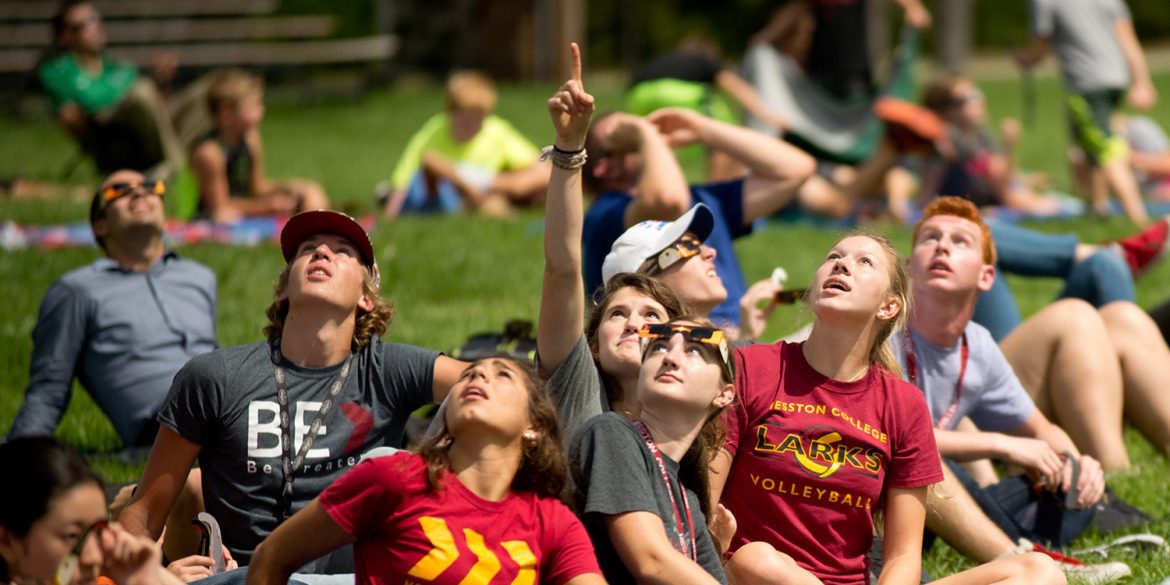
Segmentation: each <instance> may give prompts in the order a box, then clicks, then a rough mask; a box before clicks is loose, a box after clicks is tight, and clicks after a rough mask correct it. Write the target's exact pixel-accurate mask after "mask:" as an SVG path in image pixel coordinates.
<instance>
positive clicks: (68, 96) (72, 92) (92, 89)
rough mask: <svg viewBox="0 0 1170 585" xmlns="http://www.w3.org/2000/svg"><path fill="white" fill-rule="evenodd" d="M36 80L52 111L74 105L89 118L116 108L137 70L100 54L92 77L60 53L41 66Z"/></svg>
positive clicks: (67, 54)
mask: <svg viewBox="0 0 1170 585" xmlns="http://www.w3.org/2000/svg"><path fill="white" fill-rule="evenodd" d="M40 76H41V85H43V86H44V88H45V91H46V92H48V94H49V101H50V102H51V103H52V105H53V109H54V110H60V109H61V107H62V106H64V105H66V104H77V105H78V106H81V109H83V110H85V113H87V114H91V115H92V114H97V113H100V112H102V111H104V110H108V109H110V108H113V107H114V106H117V105H118V102H120V101H122V96H124V95H126V92H127V91H130V86H132V85H134V82H135V81H136V80H137V79H138V69H137V68H135V67H134V65H131V64H129V63H125V62H119V61H114V60H113V59H111V58H110V57H109V56H108V55H104V54H103V55H102V70H101V73H99V74H98V75H97V76H94V75H92V74H90V73H89V72H88V71H86V70H85V69H82V68H81V66H80V65H79V64H78V63H77V59H76V58H75V57H74V56H73V53H64V54H62V55H60V56H58V57H55V58H53V59H50V60H48V61H46V62H45V63H44V64H43V65H41V69H40Z"/></svg>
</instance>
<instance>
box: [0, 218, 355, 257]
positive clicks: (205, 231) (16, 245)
mask: <svg viewBox="0 0 1170 585" xmlns="http://www.w3.org/2000/svg"><path fill="white" fill-rule="evenodd" d="M289 217H291V216H287V215H281V216H263V217H250V218H247V219H244V220H243V221H240V222H239V223H232V224H225V223H214V222H211V221H207V220H194V221H180V220H176V219H171V220H167V225H166V234H165V236H164V237H165V239H166V242H167V245H169V246H189V245H192V244H201V243H203V242H212V243H217V244H229V245H233V246H255V245H257V244H260V243H261V242H269V241H271V242H276V241H277V238H278V237H279V236H280V230H281V229H283V228H284V224H285V222H287V221H288V219H289ZM358 223H360V224H361V226H362V228H364V229H365V230H366V231H367V232H370V231H373V229H374V224H375V221H374V217H373V216H372V215H368V216H364V217H362V218H359V219H358ZM95 244H96V242H95V241H94V239H93V230H92V229H90V226H89V222H88V221H75V222H71V223H66V224H56V225H20V224H17V223H15V222H12V221H6V222H4V223H2V224H0V249H3V250H19V249H22V248H40V249H52V248H64V247H78V246H93V245H95Z"/></svg>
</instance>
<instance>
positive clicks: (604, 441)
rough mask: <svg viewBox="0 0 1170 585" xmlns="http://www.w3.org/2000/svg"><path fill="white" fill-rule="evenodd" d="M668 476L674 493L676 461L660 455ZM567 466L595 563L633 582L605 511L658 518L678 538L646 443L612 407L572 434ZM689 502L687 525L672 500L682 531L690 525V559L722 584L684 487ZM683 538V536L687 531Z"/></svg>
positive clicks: (693, 500) (695, 499)
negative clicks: (693, 555)
mask: <svg viewBox="0 0 1170 585" xmlns="http://www.w3.org/2000/svg"><path fill="white" fill-rule="evenodd" d="M662 459H663V462H664V463H665V464H666V470H667V475H668V477H669V478H670V486H671V487H670V489H671V490H672V491H673V492H674V494H675V497H676V498H677V497H678V494H679V493H680V492H679V487H680V485H679V480H678V469H679V465H678V463H677V462H675V461H674V460H672V459H671V458H670V457H667V456H666V455H665V454H664V455H663V456H662ZM569 461H570V464H569V465H570V468H571V469H572V473H573V480H574V481H573V484H574V491H575V494H574V496H575V500H576V503H577V506H578V514H579V515H580V516H581V521H582V523H583V524H585V529H586V530H587V531H588V532H589V537H590V538H591V539H592V540H593V548H594V549H595V550H596V551H597V562H598V564H600V565H601V572H602V573H604V574H605V579H606V580H607V581H609V582H610V583H633V582H634V578H633V576H631V575H630V573H629V571H627V570H626V567H625V565H624V564H623V563H622V559H621V557H620V556H618V553H617V551H616V550H615V549H614V547H613V543H612V542H611V541H610V539H609V532H608V531H607V530H606V529H605V516H614V515H618V514H625V513H627V512H650V513H653V514H657V515H658V517H659V518H662V526H663V529H664V530H665V531H666V536H667V538H668V539H670V541H671V542H676V541H677V539H678V537H677V536H676V532H677V522H676V519H675V515H674V507H673V506H672V505H671V500H670V495H669V494H668V493H667V491H666V483H665V481H664V480H663V478H662V471H661V470H660V469H659V467H658V463H657V462H656V461H655V460H654V455H653V454H652V453H651V452H650V448H649V447H647V446H646V443H645V442H644V441H643V440H642V435H641V434H640V433H638V430H637V429H636V428H635V427H634V423H632V422H630V421H629V420H627V419H626V418H624V417H622V416H621V415H619V414H617V413H615V412H607V413H605V414H602V415H599V416H596V417H594V418H593V419H591V420H590V421H588V422H586V423H585V425H584V426H582V427H581V430H580V432H578V433H577V435H576V436H575V437H574V438H573V441H572V443H571V447H570V448H569ZM685 492H686V497H687V501H688V502H690V507H691V519H692V520H693V525H692V524H688V522H687V518H686V512H684V511H683V510H684V508H683V506H682V505H681V502H680V504H679V505H678V508H679V512H680V515H681V516H682V519H681V520H682V523H683V526H684V530H687V531H688V534H689V530H690V529H692V528H693V529H694V531H695V543H696V547H695V549H696V553H697V554H696V558H697V561H698V563H699V565H700V566H701V567H703V568H704V569H705V570H706V571H707V572H708V573H710V574H711V576H713V577H715V578H716V579H717V580H718V581H719V582H720V583H726V582H727V578H726V577H725V576H724V574H723V564H722V563H721V562H720V559H719V554H718V553H717V552H716V550H715V544H714V542H712V540H711V533H710V532H708V531H707V519H706V517H705V516H704V515H703V511H702V509H701V508H700V507H699V496H698V495H697V494H695V492H694V491H692V490H691V489H690V488H687V489H686V490H685ZM688 540H689V536H688Z"/></svg>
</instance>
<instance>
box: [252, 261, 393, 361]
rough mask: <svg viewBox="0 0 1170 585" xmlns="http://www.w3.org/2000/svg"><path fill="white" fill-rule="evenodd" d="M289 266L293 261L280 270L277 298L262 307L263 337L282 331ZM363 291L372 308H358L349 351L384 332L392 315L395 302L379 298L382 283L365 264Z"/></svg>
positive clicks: (273, 338) (286, 314) (277, 281)
mask: <svg viewBox="0 0 1170 585" xmlns="http://www.w3.org/2000/svg"><path fill="white" fill-rule="evenodd" d="M291 268H292V264H291V263H290V264H287V265H285V267H284V270H282V271H281V272H280V276H279V277H278V278H277V279H276V287H275V288H274V291H273V292H274V294H275V296H276V298H275V299H273V301H272V304H271V305H269V306H268V310H267V311H265V314H266V315H267V316H268V324H267V325H265V326H264V337H266V338H267V339H268V340H269V341H273V340H275V339H276V338H277V337H280V336H281V335H282V334H283V333H284V320H285V319H286V318H288V300H287V299H284V300H282V299H281V298H280V296H281V295H282V294H284V290H285V289H286V288H288V276H289V270H290V269H291ZM362 292H363V294H365V295H366V296H368V297H370V298H371V299H374V309H373V310H371V311H368V312H365V311H360V310H359V311H358V315H357V320H356V322H355V323H354V326H353V343H352V344H351V345H350V350H351V351H357V350H359V349H361V348H363V347H365V346H367V345H369V344H370V342H371V341H373V340H374V338H375V337H381V336H382V335H384V334H385V333H386V330H387V329H389V328H390V322H391V321H393V319H394V306H393V305H391V304H390V303H389V302H387V301H386V299H383V298H382V287H381V285H379V284H378V279H377V278H375V277H374V275H373V273H372V272H371V271H370V269H369V268H366V267H365V266H363V267H362Z"/></svg>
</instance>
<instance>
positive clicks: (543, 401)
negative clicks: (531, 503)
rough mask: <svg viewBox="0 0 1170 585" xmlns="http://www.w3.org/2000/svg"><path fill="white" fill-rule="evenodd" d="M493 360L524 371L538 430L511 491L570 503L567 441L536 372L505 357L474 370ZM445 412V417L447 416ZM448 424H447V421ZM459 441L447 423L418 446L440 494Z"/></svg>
mask: <svg viewBox="0 0 1170 585" xmlns="http://www.w3.org/2000/svg"><path fill="white" fill-rule="evenodd" d="M492 360H501V361H505V362H507V363H508V364H510V365H511V367H512V368H513V369H514V370H516V371H518V372H521V375H522V376H523V378H524V387H525V389H527V390H528V420H529V424H531V425H532V428H533V429H534V430H535V431H536V433H537V436H536V438H535V439H534V440H524V441H522V442H521V444H522V447H521V449H522V452H521V458H520V468H519V469H517V470H516V475H515V476H514V477H513V478H512V491H516V492H533V493H535V494H536V495H538V496H542V497H548V498H556V499H558V500H561V501H562V502H566V503H568V490H567V486H568V483H567V481H566V477H567V473H568V465H567V463H566V460H565V447H564V441H563V440H562V438H561V427H560V423H559V422H558V421H557V410H556V406H555V405H553V402H552V398H550V397H549V395H548V393H547V392H545V391H544V388H543V387H542V386H541V384H540V381H539V380H540V378H539V377H538V376H537V374H536V371H535V370H534V369H532V367H531V366H530V365H528V364H527V363H525V362H522V361H519V360H516V359H513V358H511V357H509V356H506V355H498V356H489V357H484V358H480V359H478V360H475V361H474V362H473V363H472V364H471V367H474V366H475V365H476V364H480V363H483V362H487V361H492ZM446 412H447V411H446V410H444V411H443V416H446ZM444 422H445V421H444ZM457 440H458V439H457V438H456V437H455V436H453V435H452V434H451V431H450V430H449V429H448V427H447V425H446V424H444V425H443V427H442V431H441V432H439V433H436V434H434V435H433V436H431V437H429V438H428V439H426V440H424V441H423V442H422V444H420V445H419V446H418V451H417V452H418V454H419V455H420V456H422V458H423V461H425V462H426V466H427V485H428V486H429V487H430V489H431V490H433V491H439V489H441V486H442V479H443V476H444V475H445V474H446V473H448V472H450V471H451V458H450V455H449V453H448V452H449V451H450V449H451V445H453V444H454V443H455V441H457Z"/></svg>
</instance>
